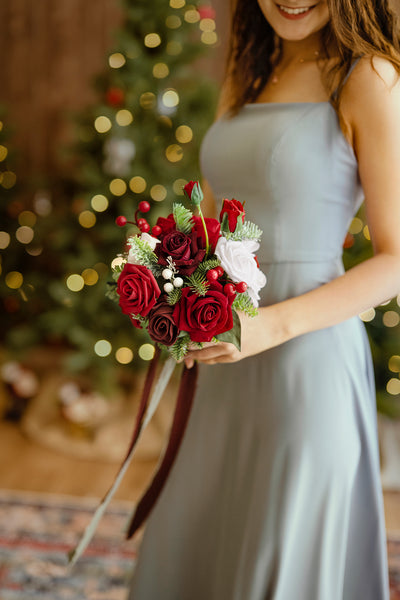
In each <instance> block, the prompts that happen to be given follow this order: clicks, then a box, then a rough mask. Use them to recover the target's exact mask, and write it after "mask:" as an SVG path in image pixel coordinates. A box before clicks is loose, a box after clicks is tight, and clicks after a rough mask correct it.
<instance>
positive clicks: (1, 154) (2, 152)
mask: <svg viewBox="0 0 400 600" xmlns="http://www.w3.org/2000/svg"><path fill="white" fill-rule="evenodd" d="M7 154H8V150H7V148H6V147H5V146H3V145H2V144H0V162H1V161H3V160H4V159H5V158H6V157H7Z"/></svg>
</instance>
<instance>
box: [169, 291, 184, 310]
mask: <svg viewBox="0 0 400 600" xmlns="http://www.w3.org/2000/svg"><path fill="white" fill-rule="evenodd" d="M181 296H182V290H181V288H174V289H173V290H172V292H170V293H169V294H168V295H167V302H168V304H170V305H171V306H174V304H177V303H178V302H179V300H180V299H181Z"/></svg>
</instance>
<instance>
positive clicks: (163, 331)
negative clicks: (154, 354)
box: [147, 300, 179, 346]
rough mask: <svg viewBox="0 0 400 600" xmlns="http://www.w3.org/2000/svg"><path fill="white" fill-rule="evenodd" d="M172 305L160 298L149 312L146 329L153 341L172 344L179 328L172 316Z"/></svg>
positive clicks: (167, 344)
mask: <svg viewBox="0 0 400 600" xmlns="http://www.w3.org/2000/svg"><path fill="white" fill-rule="evenodd" d="M173 312H174V306H170V305H169V304H168V302H167V301H166V300H161V301H160V302H158V303H157V304H156V306H155V307H154V308H153V309H152V310H151V311H150V313H149V326H148V329H147V331H148V332H149V336H150V337H151V339H152V340H153V341H155V342H158V343H159V344H164V345H165V346H172V344H173V343H174V342H175V341H176V338H177V337H178V333H179V329H178V326H177V324H176V322H175V320H174V318H173Z"/></svg>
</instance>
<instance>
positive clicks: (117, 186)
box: [109, 178, 127, 196]
mask: <svg viewBox="0 0 400 600" xmlns="http://www.w3.org/2000/svg"><path fill="white" fill-rule="evenodd" d="M109 188H110V192H111V193H112V194H113V195H114V196H123V195H124V194H125V192H126V190H127V185H126V183H125V181H124V180H123V179H119V178H117V179H113V180H112V181H110V185H109Z"/></svg>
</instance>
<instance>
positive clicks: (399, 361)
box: [388, 354, 400, 373]
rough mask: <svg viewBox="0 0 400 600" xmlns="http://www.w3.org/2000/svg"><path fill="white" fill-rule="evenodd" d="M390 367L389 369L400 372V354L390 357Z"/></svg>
mask: <svg viewBox="0 0 400 600" xmlns="http://www.w3.org/2000/svg"><path fill="white" fill-rule="evenodd" d="M388 367H389V371H392V372H393V373H400V356H398V355H396V354H395V355H393V356H391V357H390V358H389V363H388Z"/></svg>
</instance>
